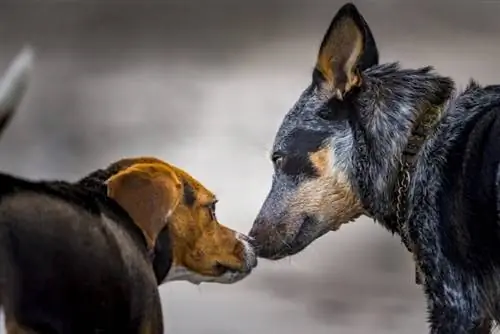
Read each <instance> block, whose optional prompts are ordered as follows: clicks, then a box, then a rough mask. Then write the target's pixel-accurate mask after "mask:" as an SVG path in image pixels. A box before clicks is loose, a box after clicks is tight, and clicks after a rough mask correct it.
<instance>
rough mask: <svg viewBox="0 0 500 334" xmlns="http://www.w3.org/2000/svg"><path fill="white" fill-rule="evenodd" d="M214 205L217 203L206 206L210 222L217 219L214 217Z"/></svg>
mask: <svg viewBox="0 0 500 334" xmlns="http://www.w3.org/2000/svg"><path fill="white" fill-rule="evenodd" d="M216 204H217V201H214V202H212V203H210V204H209V205H208V206H207V209H208V213H209V214H210V217H211V218H212V220H217V217H216V216H215V205H216Z"/></svg>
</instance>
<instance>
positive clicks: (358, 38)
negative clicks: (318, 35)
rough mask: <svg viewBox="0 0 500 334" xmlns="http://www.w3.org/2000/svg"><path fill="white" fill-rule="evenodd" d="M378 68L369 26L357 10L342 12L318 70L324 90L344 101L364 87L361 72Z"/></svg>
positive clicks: (326, 39)
mask: <svg viewBox="0 0 500 334" xmlns="http://www.w3.org/2000/svg"><path fill="white" fill-rule="evenodd" d="M377 64H378V50H377V46H376V44H375V40H374V39H373V36H372V33H371V31H370V28H369V27H368V24H367V23H366V21H365V20H364V18H363V17H362V16H361V14H360V13H359V12H358V10H357V9H356V7H355V6H354V5H353V4H351V3H348V4H346V5H344V6H342V7H341V8H340V10H339V11H338V12H337V14H336V15H335V17H334V18H333V20H332V23H331V24H330V27H329V28H328V30H327V32H326V34H325V37H323V41H322V42H321V46H320V50H319V54H318V60H317V63H316V70H317V71H319V73H321V77H322V78H321V79H322V80H323V82H322V88H325V89H328V90H329V93H331V94H332V95H333V96H335V97H336V98H338V99H340V100H342V99H343V97H344V96H345V94H346V93H348V92H349V91H350V90H351V89H352V88H354V87H357V86H360V85H361V74H360V71H363V70H364V69H367V68H369V67H372V66H374V65H377Z"/></svg>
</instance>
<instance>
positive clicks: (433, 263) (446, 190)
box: [249, 4, 500, 334]
mask: <svg viewBox="0 0 500 334" xmlns="http://www.w3.org/2000/svg"><path fill="white" fill-rule="evenodd" d="M342 20H351V23H352V22H355V25H356V26H357V29H358V32H360V33H361V34H362V35H363V37H364V39H363V40H364V45H365V48H364V50H363V51H364V54H362V55H361V57H360V58H359V59H361V61H358V63H357V64H355V65H357V66H356V68H355V69H354V70H355V71H358V70H359V71H360V73H359V75H360V79H361V81H360V82H361V84H360V85H359V81H358V82H355V84H356V85H358V87H357V88H356V89H352V90H350V91H349V92H348V94H346V95H343V96H341V100H339V96H338V94H336V92H335V91H331V89H332V88H331V86H329V82H325V79H326V78H325V77H323V75H322V74H321V73H320V72H319V71H317V70H315V71H314V72H313V82H312V83H311V84H310V85H309V87H308V88H306V89H305V90H304V92H303V93H302V95H301V96H300V97H299V99H298V101H297V102H296V104H295V105H294V106H293V107H292V109H291V110H290V111H289V112H288V114H287V115H286V116H285V118H284V119H283V121H282V124H281V126H280V128H279V130H278V132H277V134H276V137H275V141H274V148H273V150H274V151H278V152H279V151H281V150H283V148H284V147H293V149H292V150H289V152H287V154H288V155H292V156H294V155H299V156H305V155H307V154H310V153H311V152H310V151H308V149H307V148H305V147H301V146H299V145H296V144H295V137H294V136H292V135H291V134H292V133H296V132H297V131H299V130H302V132H303V133H307V134H308V135H309V136H310V138H313V140H314V141H316V140H317V138H322V139H321V141H322V142H323V143H327V145H328V146H327V147H328V152H329V160H330V165H328V170H327V172H326V173H325V175H322V176H321V177H318V178H316V180H313V182H310V181H311V180H301V179H299V180H297V179H295V182H291V179H290V178H289V177H287V176H286V175H284V173H283V170H282V168H277V169H276V170H275V171H274V175H273V182H272V186H271V190H270V192H269V194H268V196H267V198H266V200H265V201H264V203H263V205H262V208H261V210H260V212H259V215H258V216H257V218H256V219H255V222H254V225H253V227H252V230H251V231H250V234H249V235H250V236H251V237H254V238H255V243H256V245H257V247H259V252H260V255H261V256H264V257H267V258H270V259H281V258H283V257H285V256H290V255H293V254H296V253H298V252H300V251H301V250H302V249H304V248H305V247H306V246H307V245H309V244H311V243H312V242H313V241H314V240H315V239H317V238H319V237H321V236H322V235H323V234H325V233H326V232H327V231H330V230H336V229H338V228H339V227H340V226H341V225H342V224H345V223H347V222H349V221H352V220H354V219H356V218H357V217H359V216H360V215H363V214H364V215H368V216H369V217H372V218H373V219H375V220H376V221H377V222H379V223H380V225H381V226H383V227H385V228H387V229H388V230H389V231H391V232H392V233H395V234H398V235H400V236H401V237H402V238H403V239H406V238H408V239H409V240H408V241H409V245H410V247H409V248H410V250H412V252H413V255H414V258H415V260H416V264H417V265H418V267H419V268H420V271H421V273H422V274H423V277H422V278H423V287H424V290H425V294H426V297H427V305H428V311H429V322H430V332H431V333H433V334H466V333H475V334H485V333H490V331H491V327H492V323H493V322H492V321H496V322H499V320H500V316H499V314H500V283H499V282H500V220H499V217H500V145H499V140H500V86H486V87H484V86H480V85H478V84H476V83H474V82H472V83H471V84H470V85H469V86H468V87H467V88H466V89H465V90H464V91H463V92H459V93H457V92H455V88H454V82H453V80H451V79H450V78H447V77H443V76H440V75H438V74H436V73H435V72H434V71H433V69H432V68H431V67H424V68H420V69H402V68H401V67H400V66H399V64H397V63H393V64H378V56H375V55H378V51H377V49H376V45H375V42H373V36H372V34H371V32H370V29H369V28H368V25H367V24H366V21H365V20H364V19H363V18H362V17H361V15H360V14H359V12H358V11H357V10H356V9H355V7H354V6H353V5H352V4H347V5H345V6H343V7H342V8H341V9H340V10H339V11H338V13H337V14H336V15H335V17H334V19H333V22H332V24H331V25H330V27H329V28H328V30H327V34H326V36H325V37H324V39H323V42H322V44H321V47H320V49H321V48H323V46H324V45H325V43H326V42H325V41H327V40H328V38H336V37H338V36H339V34H341V33H343V32H344V31H343V30H339V31H336V34H330V33H331V31H332V29H335V28H336V25H337V23H338V22H341V21H342ZM349 27H350V28H352V27H351V26H349ZM343 28H345V26H343ZM350 32H352V31H350ZM353 35H355V34H353ZM332 36H333V37H332ZM349 36H350V35H349ZM341 38H346V36H341ZM367 41H372V42H369V43H368V44H367ZM331 42H332V44H331V45H341V44H340V43H341V42H342V39H341V40H338V41H334V40H333V41H331ZM347 45H349V43H347ZM330 51H331V52H332V53H335V50H330ZM349 51H352V52H357V49H355V48H353V49H352V50H343V53H342V54H341V56H345V55H346V54H347V55H349V54H351V53H350V52H349ZM330 56H332V57H333V58H334V56H335V55H334V54H332V55H330ZM336 61H337V62H338V59H336ZM332 64H334V65H338V64H337V63H332ZM341 64H343V63H341ZM321 66H328V64H327V65H325V64H324V63H323V64H322V65H321ZM327 69H328V68H327ZM329 70H332V71H333V72H340V73H333V75H334V76H335V78H343V77H346V75H345V74H346V73H343V72H342V71H343V70H345V69H342V68H340V69H339V68H334V69H332V68H330V69H329ZM332 71H325V73H329V72H332ZM352 73H353V72H351V74H352ZM353 82H354V81H353ZM338 87H340V88H342V87H343V86H342V85H340V86H339V85H337V86H335V87H333V88H338ZM428 115H438V116H436V119H437V125H436V126H435V127H431V128H430V129H428V131H427V132H426V133H425V135H424V136H423V140H422V141H421V142H420V144H419V146H418V147H417V151H416V153H415V154H414V153H412V154H413V155H412V157H413V158H412V159H411V161H412V163H411V168H410V169H409V172H410V183H409V185H408V187H405V188H403V187H401V180H402V175H404V174H402V171H401V165H402V162H404V161H410V160H408V159H409V156H410V153H409V152H410V151H413V149H410V148H411V146H412V143H414V142H418V140H416V139H418V138H417V136H416V135H415V127H416V128H419V127H420V126H422V124H424V123H425V122H423V121H422V117H424V118H425V116H428ZM286 157H287V156H286V155H284V156H283V157H282V158H283V159H286ZM313 179H314V178H313ZM302 182H309V183H308V186H307V187H306V188H307V191H303V192H297V189H301V187H300V186H301V185H302ZM311 187H313V189H311ZM401 192H403V193H402V196H399V194H401ZM331 194H334V195H331ZM297 196H302V197H300V198H299V200H297V199H296V197H297ZM399 197H402V198H401V201H400V198H399ZM290 198H292V199H294V201H293V202H290ZM324 203H329V205H325V204H324ZM396 203H405V204H406V205H405V206H403V212H402V214H403V215H402V217H401V219H396V218H397V216H398V215H397V213H398V210H397V209H398V205H396ZM304 217H309V219H307V220H305V219H304ZM311 218H312V219H311Z"/></svg>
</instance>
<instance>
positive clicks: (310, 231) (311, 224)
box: [259, 216, 332, 261]
mask: <svg viewBox="0 0 500 334" xmlns="http://www.w3.org/2000/svg"><path fill="white" fill-rule="evenodd" d="M331 230H332V229H331V228H324V229H318V224H317V221H316V220H315V219H314V218H313V217H311V216H305V217H304V219H303V220H302V223H301V224H300V226H299V228H298V230H297V232H296V233H295V234H294V237H293V239H291V241H288V242H285V241H281V245H280V247H279V249H275V250H274V251H273V250H271V249H270V250H265V249H262V248H260V250H259V256H260V257H263V258H266V259H268V260H273V261H275V260H281V259H283V258H285V257H289V256H293V255H296V254H297V253H300V252H301V251H303V250H304V249H305V248H307V247H308V246H309V245H310V244H312V242H313V241H315V240H316V239H318V238H320V237H321V236H323V235H325V234H326V233H328V232H329V231H331Z"/></svg>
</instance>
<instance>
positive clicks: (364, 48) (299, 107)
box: [250, 4, 378, 259]
mask: <svg viewBox="0 0 500 334" xmlns="http://www.w3.org/2000/svg"><path fill="white" fill-rule="evenodd" d="M377 64H378V51H377V47H376V44H375V41H374V39H373V36H372V33H371V32H370V29H369V28H368V25H367V23H366V22H365V20H364V19H363V17H362V16H361V15H360V14H359V12H358V11H357V9H356V8H355V7H354V5H352V4H347V5H344V6H343V7H342V8H341V9H340V10H339V11H338V12H337V14H336V15H335V17H334V18H333V21H332V22H331V24H330V26H329V28H328V30H327V32H326V35H325V36H324V38H323V41H322V43H321V46H320V50H319V53H318V57H317V62H316V66H315V69H314V72H313V80H312V83H311V84H310V85H309V87H308V88H307V89H306V90H305V91H304V92H303V93H302V95H301V96H300V98H299V100H298V101H297V102H296V104H295V106H294V107H293V108H292V109H291V110H290V111H289V112H288V114H287V115H286V116H285V118H284V120H283V122H282V124H281V127H280V129H279V130H278V133H277V135H276V138H275V142H274V145H273V153H272V157H271V159H272V162H273V164H274V175H273V179H272V186H271V190H270V193H269V194H268V196H267V198H266V200H265V202H264V204H263V205H262V208H261V210H260V212H259V214H258V216H257V218H256V220H255V222H254V225H253V227H252V230H251V231H250V236H251V237H252V238H253V239H254V240H255V244H256V246H257V248H258V254H259V256H261V257H264V258H269V259H280V258H283V257H286V256H289V255H293V254H296V253H298V252H300V251H301V250H303V249H304V248H305V247H307V246H308V245H309V244H310V243H311V242H312V241H314V240H315V239H317V238H319V237H320V236H322V235H324V234H325V233H327V232H328V231H331V230H337V229H338V228H339V227H340V226H341V225H342V224H344V223H347V222H349V221H352V220H354V219H355V218H357V217H359V216H360V215H361V214H363V213H364V212H363V211H364V210H363V206H362V204H361V201H360V198H359V195H358V194H357V192H356V191H355V186H354V185H353V182H352V178H351V175H350V170H351V169H352V167H351V166H352V165H353V164H352V159H353V155H354V148H353V146H354V135H353V130H352V126H351V123H352V120H353V119H352V118H353V117H355V116H354V114H355V113H354V110H355V108H356V106H355V102H354V101H353V99H351V98H350V96H351V95H353V94H356V92H357V91H359V90H360V89H362V86H363V80H362V79H363V77H362V71H364V70H365V69H368V68H370V67H372V66H374V65H377Z"/></svg>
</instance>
